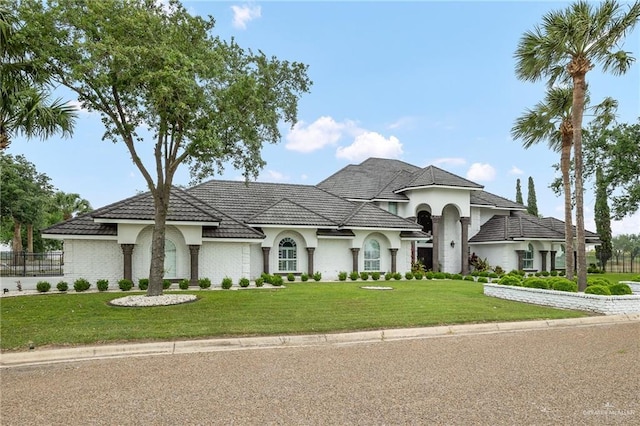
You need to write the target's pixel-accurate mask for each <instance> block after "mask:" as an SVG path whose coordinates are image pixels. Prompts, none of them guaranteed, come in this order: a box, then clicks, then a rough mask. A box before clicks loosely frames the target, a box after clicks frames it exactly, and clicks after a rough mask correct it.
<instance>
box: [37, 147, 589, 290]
mask: <svg viewBox="0 0 640 426" xmlns="http://www.w3.org/2000/svg"><path fill="white" fill-rule="evenodd" d="M152 224H153V200H152V197H151V195H150V194H149V193H145V194H140V195H136V196H134V197H131V198H128V199H125V200H122V201H119V202H116V203H114V204H111V205H108V206H105V207H102V208H99V209H97V210H94V211H92V212H90V213H87V214H85V215H82V216H79V217H76V218H73V219H70V220H68V221H66V222H62V223H60V224H57V225H54V226H52V227H50V228H48V229H46V230H44V231H43V237H45V238H54V239H61V240H63V241H64V253H65V265H64V273H65V277H66V278H67V279H69V280H73V279H76V278H79V277H83V278H86V279H88V280H93V281H95V280H98V279H104V278H106V279H109V280H110V281H112V282H115V281H117V280H119V279H122V278H129V279H132V280H134V282H137V280H138V279H140V278H144V277H147V275H148V272H149V265H150V261H151V259H150V258H151V228H152ZM597 239H598V236H597V235H596V234H594V233H592V232H587V240H588V242H597ZM563 242H564V224H563V222H562V221H560V220H558V219H555V218H538V217H535V216H531V215H529V214H527V213H526V207H525V206H523V205H520V204H517V203H515V202H513V201H509V200H508V199H506V198H502V197H500V196H497V195H494V194H491V193H488V192H486V191H484V190H483V186H482V185H479V184H477V183H474V182H472V181H469V180H467V179H464V178H462V177H460V176H457V175H455V174H452V173H450V172H447V171H445V170H442V169H440V168H438V167H434V166H429V167H425V168H420V167H417V166H414V165H411V164H408V163H405V162H402V161H398V160H389V159H380V158H370V159H368V160H366V161H364V162H362V163H361V164H358V165H349V166H346V167H345V168H343V169H341V170H339V171H338V172H336V173H335V174H333V175H332V176H330V177H328V178H327V179H325V180H323V181H322V182H320V183H319V184H318V185H315V186H313V185H292V184H279V183H260V182H252V183H245V182H237V181H222V180H211V181H208V182H205V183H202V184H200V185H197V186H194V187H191V188H189V189H186V190H182V189H177V188H175V189H174V190H173V191H172V194H171V203H170V207H169V215H168V219H167V232H166V241H165V243H166V244H165V245H166V247H165V251H166V253H165V277H166V278H168V279H172V280H179V279H183V278H187V279H190V280H191V282H192V284H194V285H195V284H196V283H197V280H198V278H202V277H207V278H210V279H211V281H212V282H214V283H219V282H221V280H222V278H224V277H231V278H232V279H233V280H234V282H237V280H238V279H240V278H242V277H247V278H250V279H255V278H256V277H258V276H260V274H261V273H262V272H267V273H272V274H274V273H275V274H287V273H290V272H291V273H294V274H301V273H309V274H312V273H314V272H316V271H319V272H321V273H322V276H323V278H324V279H328V280H332V279H337V277H338V273H339V272H340V271H346V272H351V271H381V272H386V271H398V272H405V271H409V270H411V265H412V262H415V261H420V262H422V263H423V264H424V265H425V267H426V268H427V269H428V270H434V271H437V270H439V271H443V272H451V273H463V274H466V273H468V272H469V261H468V259H469V255H470V254H471V253H475V254H476V255H477V256H479V257H480V258H482V259H484V258H486V259H487V261H488V262H489V264H490V265H492V266H501V267H502V268H503V269H504V270H507V271H508V270H511V269H524V270H531V271H534V270H540V271H542V270H551V269H563V268H564V257H565V253H564V244H563Z"/></svg>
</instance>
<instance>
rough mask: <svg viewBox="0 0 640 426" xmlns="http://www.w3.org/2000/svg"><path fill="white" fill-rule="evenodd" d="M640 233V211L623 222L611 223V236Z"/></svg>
mask: <svg viewBox="0 0 640 426" xmlns="http://www.w3.org/2000/svg"><path fill="white" fill-rule="evenodd" d="M639 231H640V211H638V212H636V213H635V214H633V215H631V216H628V217H625V218H624V219H622V220H617V221H611V235H613V236H616V235H621V234H638V232H639Z"/></svg>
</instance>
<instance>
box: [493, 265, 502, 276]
mask: <svg viewBox="0 0 640 426" xmlns="http://www.w3.org/2000/svg"><path fill="white" fill-rule="evenodd" d="M493 272H494V273H496V274H498V275H503V274H504V269H502V266H496V267H495V268H493ZM496 278H497V277H496Z"/></svg>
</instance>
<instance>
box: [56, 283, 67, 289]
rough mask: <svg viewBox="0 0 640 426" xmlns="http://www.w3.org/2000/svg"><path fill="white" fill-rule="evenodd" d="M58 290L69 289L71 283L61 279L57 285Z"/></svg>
mask: <svg viewBox="0 0 640 426" xmlns="http://www.w3.org/2000/svg"><path fill="white" fill-rule="evenodd" d="M56 288H57V289H58V291H67V290H69V284H67V282H66V281H60V282H59V283H58V285H56Z"/></svg>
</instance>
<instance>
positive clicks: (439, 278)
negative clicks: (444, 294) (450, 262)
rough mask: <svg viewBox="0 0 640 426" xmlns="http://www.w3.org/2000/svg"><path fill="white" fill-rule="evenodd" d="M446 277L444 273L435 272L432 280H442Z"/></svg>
mask: <svg viewBox="0 0 640 426" xmlns="http://www.w3.org/2000/svg"><path fill="white" fill-rule="evenodd" d="M446 277H447V276H446V275H445V273H444V272H435V273H434V274H433V279H436V280H444V279H445V278H446Z"/></svg>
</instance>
